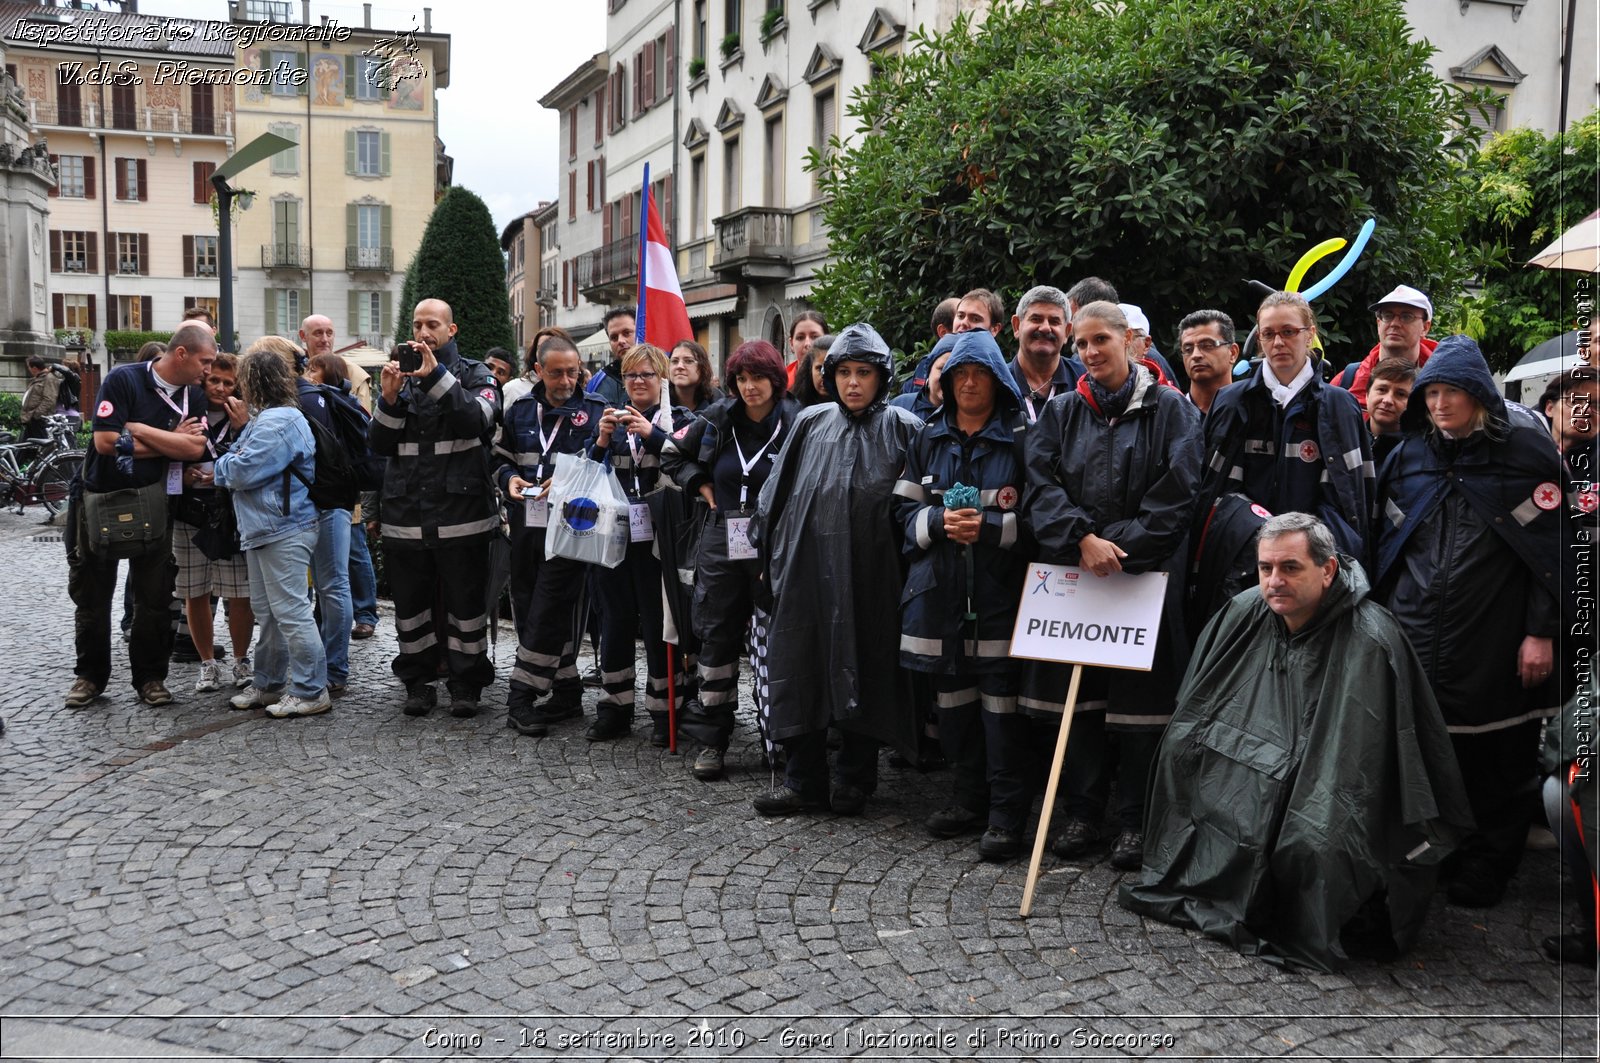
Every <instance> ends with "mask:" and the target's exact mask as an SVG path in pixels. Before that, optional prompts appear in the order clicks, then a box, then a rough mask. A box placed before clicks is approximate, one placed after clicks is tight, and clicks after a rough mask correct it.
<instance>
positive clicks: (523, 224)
mask: <svg viewBox="0 0 1600 1063" xmlns="http://www.w3.org/2000/svg"><path fill="white" fill-rule="evenodd" d="M554 207H555V204H554V203H540V204H539V206H538V207H537V208H535V209H533V210H530V211H529V212H528V213H526V214H524V215H522V217H520V218H517V219H515V220H513V221H512V222H511V223H510V224H509V225H507V226H506V227H505V230H504V231H503V232H501V234H500V250H502V251H504V252H505V253H506V292H507V294H508V295H509V296H510V297H511V332H512V335H513V336H514V337H515V338H516V345H517V348H516V349H517V350H518V351H519V352H525V351H527V349H528V343H529V341H530V340H532V339H533V334H534V333H535V332H538V331H539V329H540V328H542V327H543V326H544V321H545V317H544V313H543V306H542V304H541V302H540V297H539V291H540V287H541V285H542V284H543V279H542V278H543V257H542V249H541V247H540V238H541V236H542V231H541V229H540V225H539V218H540V217H541V216H543V215H553V214H554Z"/></svg>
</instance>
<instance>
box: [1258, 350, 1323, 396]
mask: <svg viewBox="0 0 1600 1063" xmlns="http://www.w3.org/2000/svg"><path fill="white" fill-rule="evenodd" d="M1312 372H1314V370H1313V369H1312V365H1311V359H1310V358H1307V359H1306V364H1305V365H1303V366H1301V367H1300V372H1298V373H1296V374H1295V375H1294V379H1293V380H1291V381H1289V382H1288V383H1287V384H1280V383H1278V374H1276V373H1274V372H1273V371H1272V366H1270V365H1267V366H1263V367H1262V371H1261V375H1262V377H1263V378H1265V380H1266V382H1267V388H1268V390H1270V391H1271V392H1272V401H1273V402H1276V403H1277V404H1278V405H1279V406H1283V407H1286V408H1287V407H1288V405H1289V402H1290V400H1292V399H1293V398H1294V397H1295V396H1296V395H1298V394H1300V389H1301V388H1303V387H1305V386H1306V381H1308V380H1310V379H1311V374H1312Z"/></svg>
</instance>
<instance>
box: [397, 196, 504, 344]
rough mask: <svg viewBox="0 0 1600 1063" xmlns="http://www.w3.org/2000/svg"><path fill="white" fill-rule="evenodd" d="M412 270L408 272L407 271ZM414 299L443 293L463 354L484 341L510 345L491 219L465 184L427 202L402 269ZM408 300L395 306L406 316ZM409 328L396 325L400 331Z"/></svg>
mask: <svg viewBox="0 0 1600 1063" xmlns="http://www.w3.org/2000/svg"><path fill="white" fill-rule="evenodd" d="M413 273H414V275H413ZM406 293H409V297H411V298H413V299H414V300H422V299H443V300H444V301H445V302H447V303H449V304H450V308H451V309H452V310H454V311H455V320H456V325H457V326H458V327H459V329H460V331H459V332H458V333H457V335H456V346H457V347H458V348H459V349H460V351H461V353H462V354H464V355H466V356H467V357H468V358H479V359H481V358H482V357H483V354H484V352H485V351H487V350H488V349H489V348H490V347H511V346H513V345H514V343H515V340H514V339H513V333H512V331H511V300H510V297H509V296H508V295H507V294H506V260H505V258H504V256H503V255H502V254H501V252H500V238H499V236H498V234H497V233H496V231H495V227H494V219H493V218H491V217H490V216H489V208H488V207H487V206H485V205H484V202H483V200H481V199H479V198H478V197H477V196H476V195H475V194H473V193H472V192H469V191H468V190H467V189H465V188H460V187H456V188H452V189H450V190H449V191H448V192H446V193H445V194H444V198H443V199H441V200H439V202H438V204H437V205H436V206H435V207H434V208H433V215H432V217H430V218H429V219H428V227H427V228H426V229H424V230H423V232H422V243H421V244H420V245H419V246H418V248H417V257H416V259H415V260H414V261H413V262H412V264H411V269H408V270H407V271H406V287H405V288H404V289H402V295H405V294H406ZM414 305H415V302H413V303H412V304H410V305H406V306H404V307H403V308H402V309H401V313H402V314H404V315H405V316H404V317H403V318H401V319H400V320H401V321H402V322H409V321H410V320H411V311H412V309H413V307H414ZM408 332H409V329H402V330H401V335H406V334H407V333H408Z"/></svg>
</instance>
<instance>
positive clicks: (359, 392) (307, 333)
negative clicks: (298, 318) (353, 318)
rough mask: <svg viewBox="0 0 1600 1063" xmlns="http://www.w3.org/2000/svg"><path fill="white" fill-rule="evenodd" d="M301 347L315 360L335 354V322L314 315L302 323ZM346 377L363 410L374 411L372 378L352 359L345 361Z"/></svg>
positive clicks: (308, 356)
mask: <svg viewBox="0 0 1600 1063" xmlns="http://www.w3.org/2000/svg"><path fill="white" fill-rule="evenodd" d="M300 346H302V347H304V348H305V349H306V357H307V358H308V359H309V358H315V357H316V356H317V355H319V354H332V353H334V352H333V320H332V319H331V318H327V317H324V316H323V315H321V314H312V315H311V316H310V317H308V318H306V319H305V320H304V321H302V322H300ZM344 371H345V376H347V377H349V378H350V393H351V394H352V395H354V396H355V397H356V401H357V402H359V403H361V407H362V409H365V410H371V409H372V377H371V376H369V375H368V374H367V371H366V370H365V369H363V368H361V367H360V366H359V365H357V364H356V363H354V362H352V361H351V360H350V359H348V358H346V359H344Z"/></svg>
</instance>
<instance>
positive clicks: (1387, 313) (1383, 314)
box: [1378, 310, 1422, 325]
mask: <svg viewBox="0 0 1600 1063" xmlns="http://www.w3.org/2000/svg"><path fill="white" fill-rule="evenodd" d="M1378 320H1379V321H1382V322H1383V323H1384V324H1385V325H1387V324H1389V323H1390V322H1391V321H1398V322H1400V324H1402V325H1414V324H1416V323H1417V322H1418V321H1421V320H1422V315H1421V314H1419V313H1417V311H1415V310H1379V311H1378Z"/></svg>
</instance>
